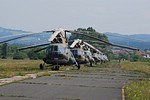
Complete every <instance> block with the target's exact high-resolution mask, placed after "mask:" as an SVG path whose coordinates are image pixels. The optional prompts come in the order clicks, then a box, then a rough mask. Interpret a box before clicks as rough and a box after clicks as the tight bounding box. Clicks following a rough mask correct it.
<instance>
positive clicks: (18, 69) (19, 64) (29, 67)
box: [0, 59, 42, 78]
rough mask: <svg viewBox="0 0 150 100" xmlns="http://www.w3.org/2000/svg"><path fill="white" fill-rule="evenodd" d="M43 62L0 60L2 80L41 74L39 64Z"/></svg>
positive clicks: (0, 76)
mask: <svg viewBox="0 0 150 100" xmlns="http://www.w3.org/2000/svg"><path fill="white" fill-rule="evenodd" d="M41 62H42V61H41V60H11V59H5V60H3V59H0V78H8V77H12V76H16V75H20V76H22V75H25V74H30V73H37V72H40V71H41V70H39V64H40V63H41Z"/></svg>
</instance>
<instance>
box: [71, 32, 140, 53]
mask: <svg viewBox="0 0 150 100" xmlns="http://www.w3.org/2000/svg"><path fill="white" fill-rule="evenodd" d="M70 32H72V33H75V34H79V35H82V36H86V37H89V38H92V39H95V40H98V41H100V42H103V43H105V44H107V45H111V46H115V47H121V48H126V49H131V50H139V49H137V48H132V47H128V46H122V45H119V44H113V43H110V42H107V41H104V40H101V39H99V38H96V37H93V36H89V35H86V34H83V33H80V32H76V31H70Z"/></svg>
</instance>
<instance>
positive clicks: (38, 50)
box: [34, 47, 48, 53]
mask: <svg viewBox="0 0 150 100" xmlns="http://www.w3.org/2000/svg"><path fill="white" fill-rule="evenodd" d="M46 48H48V47H44V48H40V49H37V50H35V51H34V53H37V52H40V51H42V50H45V49H46Z"/></svg>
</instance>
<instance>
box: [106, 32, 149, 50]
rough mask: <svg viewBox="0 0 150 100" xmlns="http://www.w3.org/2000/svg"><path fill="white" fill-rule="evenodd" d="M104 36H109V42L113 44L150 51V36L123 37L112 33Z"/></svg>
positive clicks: (134, 35)
mask: <svg viewBox="0 0 150 100" xmlns="http://www.w3.org/2000/svg"><path fill="white" fill-rule="evenodd" d="M104 34H106V35H107V37H108V39H109V41H110V42H112V43H116V44H121V45H126V46H131V47H135V48H139V49H141V50H145V49H150V34H133V35H121V34H119V33H111V32H106V33H104ZM128 38H129V39H128ZM135 39H136V40H135Z"/></svg>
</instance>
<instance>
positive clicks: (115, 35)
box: [79, 31, 148, 42]
mask: <svg viewBox="0 0 150 100" xmlns="http://www.w3.org/2000/svg"><path fill="white" fill-rule="evenodd" d="M79 32H80V33H84V32H86V33H91V32H90V31H79ZM94 33H97V34H104V35H109V36H114V37H121V38H126V39H130V40H135V41H142V42H148V41H146V40H143V39H138V38H133V37H129V36H127V35H121V34H108V33H99V32H94Z"/></svg>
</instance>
